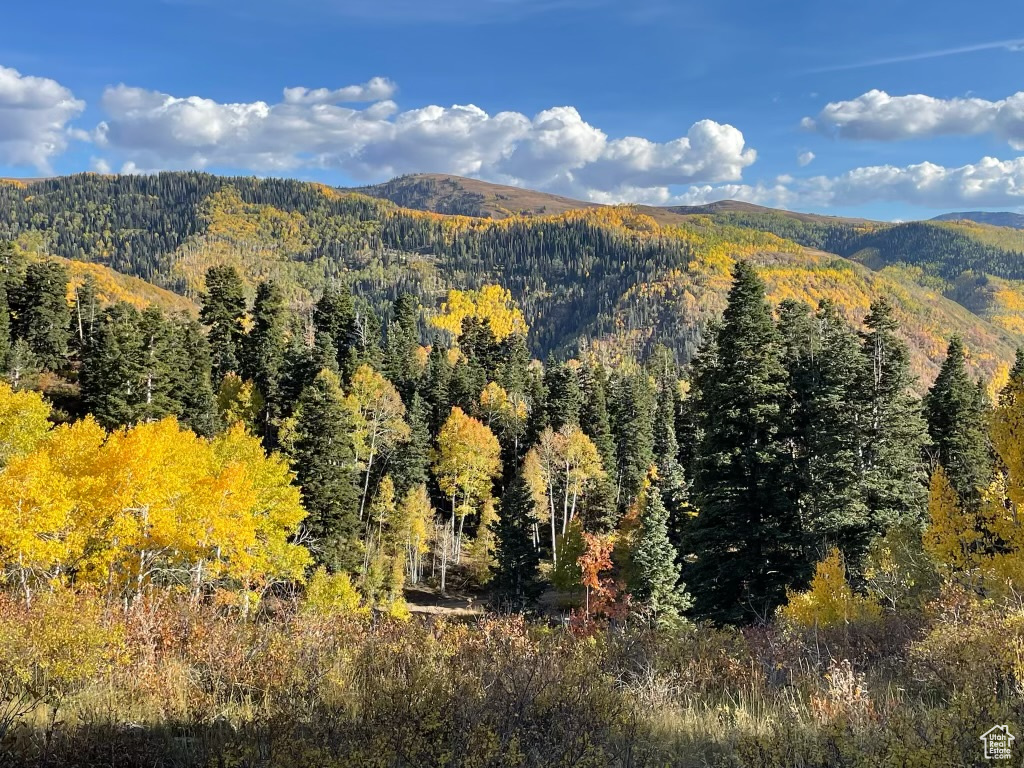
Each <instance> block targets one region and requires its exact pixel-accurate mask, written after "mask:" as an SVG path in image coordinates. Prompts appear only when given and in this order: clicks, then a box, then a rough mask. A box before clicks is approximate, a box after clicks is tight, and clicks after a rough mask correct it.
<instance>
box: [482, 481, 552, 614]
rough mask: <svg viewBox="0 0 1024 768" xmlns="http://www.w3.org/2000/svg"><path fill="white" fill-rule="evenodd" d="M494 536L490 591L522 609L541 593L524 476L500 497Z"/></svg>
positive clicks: (528, 490)
mask: <svg viewBox="0 0 1024 768" xmlns="http://www.w3.org/2000/svg"><path fill="white" fill-rule="evenodd" d="M492 530H493V532H494V537H495V547H494V565H492V566H491V572H492V573H493V574H494V576H493V578H492V580H491V588H492V589H493V590H494V595H495V597H496V598H497V599H498V600H499V601H500V602H503V603H506V604H511V605H513V606H515V607H518V608H523V607H525V606H526V605H528V604H530V603H532V602H533V601H534V600H536V599H537V597H538V596H539V595H540V592H541V588H542V587H541V583H540V572H539V567H540V552H539V551H538V549H537V547H536V546H534V541H533V494H532V492H531V490H530V484H529V483H528V482H527V481H526V478H525V477H524V476H523V474H522V473H519V474H517V475H516V477H515V479H514V480H513V481H512V483H511V484H510V485H509V487H508V488H507V489H506V490H505V493H504V494H503V495H502V497H501V508H500V510H499V514H498V520H497V521H496V522H495V523H494V524H493V526H492Z"/></svg>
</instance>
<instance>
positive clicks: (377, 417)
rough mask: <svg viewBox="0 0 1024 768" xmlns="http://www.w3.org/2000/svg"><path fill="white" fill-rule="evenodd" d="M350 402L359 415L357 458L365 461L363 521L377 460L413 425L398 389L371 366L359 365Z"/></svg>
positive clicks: (351, 390)
mask: <svg viewBox="0 0 1024 768" xmlns="http://www.w3.org/2000/svg"><path fill="white" fill-rule="evenodd" d="M349 401H350V404H351V407H352V409H353V414H354V416H355V435H354V438H355V439H354V442H355V448H356V460H357V461H358V462H359V463H360V464H362V466H363V472H364V478H363V493H362V498H361V499H360V501H359V520H360V521H362V519H363V515H364V513H365V511H366V501H367V496H368V494H369V491H370V473H371V471H372V469H373V462H374V460H375V459H376V458H378V457H379V456H380V454H382V453H385V452H387V451H390V450H391V449H393V448H394V447H395V445H397V444H398V443H400V442H401V441H403V440H405V439H406V438H408V436H409V425H408V424H406V423H405V420H404V419H405V405H404V404H403V403H402V398H401V396H400V395H399V394H398V390H396V389H395V387H394V385H393V384H392V383H391V382H390V381H388V380H387V379H386V378H385V377H384V376H382V375H381V374H380V373H378V372H377V371H375V370H374V369H373V368H372V367H370V366H369V365H361V366H359V368H358V369H357V370H356V372H355V373H354V374H353V375H352V384H351V386H350V392H349Z"/></svg>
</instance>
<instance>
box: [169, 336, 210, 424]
mask: <svg viewBox="0 0 1024 768" xmlns="http://www.w3.org/2000/svg"><path fill="white" fill-rule="evenodd" d="M177 335H178V342H177V347H178V349H179V350H180V365H179V369H178V375H179V377H180V378H179V379H178V381H179V383H178V386H177V390H178V399H179V401H180V404H181V420H182V422H183V423H185V424H186V425H188V427H189V428H190V429H191V430H192V431H193V432H195V433H196V434H198V435H203V436H205V437H210V436H212V435H213V434H215V433H216V432H217V430H218V429H219V427H220V424H219V416H218V414H217V402H216V397H215V396H214V393H213V384H212V382H211V376H212V362H211V359H210V345H209V343H208V342H207V341H206V336H205V335H204V334H203V329H202V327H201V326H200V325H199V323H197V322H196V321H195V320H189V321H187V322H185V323H181V324H179V325H178V328H177Z"/></svg>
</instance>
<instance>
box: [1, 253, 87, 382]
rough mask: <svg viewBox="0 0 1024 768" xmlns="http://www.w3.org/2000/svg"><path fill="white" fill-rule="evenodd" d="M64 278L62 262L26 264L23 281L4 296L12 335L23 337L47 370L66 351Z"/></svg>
mask: <svg viewBox="0 0 1024 768" xmlns="http://www.w3.org/2000/svg"><path fill="white" fill-rule="evenodd" d="M68 280H69V275H68V268H67V267H65V266H64V265H63V264H58V263H57V262H55V261H37V262H35V263H33V264H29V265H28V267H27V268H26V269H25V279H24V282H22V283H21V284H20V285H19V286H17V288H16V289H15V291H14V293H13V294H11V295H9V296H8V303H9V305H10V309H11V312H12V314H13V316H14V327H13V331H14V334H13V335H14V336H15V338H19V339H24V340H25V342H26V343H27V344H28V347H29V349H31V350H32V353H33V354H34V355H35V356H36V359H37V360H38V361H39V363H40V364H41V365H42V366H43V367H45V368H47V369H48V370H51V371H56V370H58V369H60V367H61V366H62V364H63V363H64V360H65V358H66V357H67V354H68V341H69V339H70V336H71V308H70V307H69V306H68V300H67V291H68Z"/></svg>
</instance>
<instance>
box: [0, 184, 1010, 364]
mask: <svg viewBox="0 0 1024 768" xmlns="http://www.w3.org/2000/svg"><path fill="white" fill-rule="evenodd" d="M410 178H412V179H415V178H417V177H406V178H405V180H402V179H400V180H397V181H396V182H395V183H394V184H395V185H398V186H401V184H408V182H409V179H410ZM420 178H422V177H420ZM417 183H419V182H417ZM438 184H441V182H438ZM384 186H387V185H384ZM413 186H414V187H415V184H414V185H413ZM428 186H429V185H428ZM430 188H431V189H435V191H436V189H437V187H436V186H433V187H430ZM446 188H448V187H446ZM481 189H482V187H481ZM428 191H429V190H428ZM491 191H492V192H493V189H492V190H491ZM520 193H521V194H522V196H520V197H518V198H517V201H518V202H517V204H519V203H522V202H523V201H525V200H527V199H532V200H533V201H534V202H535V203H536V205H539V206H541V207H543V206H546V205H554V204H555V203H554V202H552V198H550V196H544V195H537V196H536V197H532V198H531V197H530V195H532V194H533V193H526V192H524V191H520ZM431 194H433V193H431ZM430 199H432V200H434V201H435V203H436V202H437V200H438V199H439V198H437V197H436V196H435V197H434V198H430ZM556 200H557V199H556ZM561 200H562V202H561V203H559V204H564V205H570V204H572V203H573V201H567V200H564V199H561ZM412 202H415V201H412ZM420 202H429V200H428V198H427V197H421V198H420ZM460 205H461V204H460ZM463 210H468V208H463ZM651 210H652V209H649V208H644V207H610V206H594V207H590V208H586V209H582V210H567V211H564V212H561V213H557V214H548V215H535V214H531V215H529V216H507V217H506V218H503V219H496V218H479V217H468V216H461V215H454V214H449V215H444V214H438V213H428V212H423V211H418V210H411V209H408V208H402V207H400V206H398V205H397V204H395V203H393V202H391V201H389V200H382V199H379V198H376V197H369V196H366V195H362V194H357V193H353V192H349V191H344V190H334V189H331V188H328V187H325V186H322V185H317V184H307V183H300V182H293V181H285V180H274V179H268V180H257V179H252V178H222V177H216V176H211V175H208V174H199V173H163V174H157V175H154V176H133V177H112V176H97V175H90V174H86V175H81V176H73V177H65V178H58V179H47V180H40V181H38V182H36V183H34V184H33V185H32V186H31V188H28V187H25V186H21V185H14V184H0V238H4V237H26V236H31V237H33V238H35V239H37V240H41V242H42V243H43V246H42V248H43V250H47V251H49V252H51V253H54V254H56V255H59V256H62V257H64V258H70V259H75V260H80V261H87V262H92V263H93V264H98V265H101V266H103V267H107V268H109V269H110V270H112V271H113V273H122V274H126V275H130V276H133V277H136V278H142V279H144V280H147V281H150V282H152V283H154V284H155V285H157V286H159V287H161V288H163V289H164V290H165V291H166V290H170V291H174V292H175V293H177V294H179V295H181V296H184V297H186V298H187V299H194V298H196V297H197V296H198V295H199V294H200V292H201V291H202V290H203V275H204V274H205V271H206V269H207V268H208V267H209V266H211V265H214V264H233V265H235V266H237V267H238V268H239V269H240V271H241V272H242V274H243V275H244V277H245V279H246V281H247V285H248V290H250V291H252V290H253V288H254V286H255V283H256V282H257V281H259V280H263V279H266V278H273V279H275V280H276V281H278V282H279V283H280V284H281V285H282V287H283V288H284V291H285V295H286V297H287V298H288V299H289V300H290V302H291V303H292V304H293V305H294V306H296V307H303V306H308V305H309V303H310V302H311V301H312V300H313V299H314V298H315V297H316V296H317V295H319V293H320V292H321V291H322V289H323V287H324V286H325V285H326V284H328V283H329V282H331V281H334V280H339V279H341V280H345V281H347V282H349V283H351V284H352V285H353V288H354V290H355V293H356V294H357V295H358V296H360V297H362V299H363V300H365V301H366V302H367V303H368V304H369V305H370V306H372V307H373V308H374V309H375V310H376V311H377V312H378V314H381V315H385V314H386V313H387V312H388V311H389V307H390V304H391V301H393V300H394V298H395V297H396V296H397V295H398V294H399V293H400V292H403V291H409V292H412V293H413V294H414V295H416V296H417V297H418V298H419V300H420V302H421V303H422V305H423V307H424V308H425V312H426V313H427V314H429V313H431V312H433V311H435V310H436V309H437V308H438V307H439V306H440V304H441V302H442V300H443V299H444V297H445V295H446V294H447V292H448V290H449V289H450V288H453V287H459V288H465V287H478V286H480V285H482V284H485V283H487V282H499V283H501V284H503V285H505V286H506V287H508V288H509V289H510V290H511V291H512V294H513V296H514V298H515V299H516V301H517V302H519V303H520V305H521V306H522V307H523V310H524V313H525V315H526V319H527V321H528V322H529V324H530V326H531V328H532V333H531V344H532V347H533V353H534V354H535V355H537V356H540V357H542V358H543V357H546V356H547V355H548V354H550V353H552V352H559V353H561V352H572V351H573V350H576V349H578V348H579V347H580V346H591V347H596V348H598V349H601V350H603V351H604V352H605V353H606V354H608V355H612V356H621V355H630V356H634V355H635V356H640V357H643V356H645V355H646V354H647V353H648V352H649V351H650V350H651V349H652V348H653V347H654V345H656V344H658V343H665V344H667V345H668V346H670V347H671V348H673V349H674V350H675V351H676V353H677V355H678V356H679V358H680V359H681V360H687V359H689V358H690V357H691V356H692V354H693V353H694V351H695V350H696V348H697V345H698V344H699V343H700V339H701V329H702V328H703V326H704V324H705V323H706V322H707V321H708V320H709V319H711V318H713V317H714V316H715V315H716V314H717V313H718V312H720V311H721V309H722V307H723V302H724V294H725V290H726V287H727V284H728V275H729V269H730V265H731V264H732V262H733V260H734V259H736V258H739V257H745V258H749V259H751V260H752V261H753V262H754V263H756V264H759V265H764V266H765V267H767V270H766V273H765V274H766V279H767V281H768V283H769V286H770V289H771V294H772V298H773V299H774V300H776V301H778V300H781V299H783V298H800V299H803V300H806V301H809V302H812V303H815V302H817V301H818V300H820V299H822V298H831V299H833V300H834V301H836V302H837V304H838V305H839V307H840V308H841V310H842V311H843V312H844V314H846V315H847V317H848V318H849V319H850V320H852V321H854V322H859V321H860V320H861V319H862V318H863V316H864V314H865V313H866V311H867V307H868V304H869V303H870V300H871V299H872V298H873V297H875V296H878V295H887V296H889V297H891V299H892V300H893V302H894V304H895V306H896V310H897V313H898V315H899V317H900V319H901V321H902V323H903V331H902V333H903V334H904V337H905V338H906V339H907V340H908V341H909V342H910V345H911V348H912V353H913V360H914V370H915V373H916V374H917V375H918V376H920V377H921V379H922V381H929V380H930V379H931V378H932V376H933V375H934V373H935V370H936V361H937V360H938V359H940V357H941V353H942V350H943V348H944V346H945V340H946V339H947V338H948V336H949V334H950V333H952V332H954V331H956V332H959V333H961V334H962V335H963V336H964V337H965V338H966V339H967V340H968V344H969V346H970V348H971V351H972V359H973V364H974V365H975V366H976V368H977V369H980V370H983V371H986V372H988V373H991V372H992V371H994V370H995V369H996V368H997V367H998V366H999V364H1000V363H1001V362H1005V361H1007V360H1009V359H1010V358H1011V357H1012V351H1013V347H1014V346H1015V345H1016V344H1017V343H1019V342H1020V341H1021V337H1020V335H1019V334H1020V333H1021V330H1022V327H1024V322H1022V320H1021V318H1022V317H1024V315H1022V312H1024V310H1021V309H1018V308H1016V306H1015V301H1016V296H1017V295H1018V294H1017V288H1016V285H1015V283H1013V282H1012V279H1013V278H1009V277H1007V278H1003V279H1004V281H1006V282H1005V283H1000V284H999V287H998V290H996V289H995V288H994V287H989V286H987V285H974V284H967V283H965V282H964V281H961V283H960V284H959V287H958V288H957V283H956V280H958V279H959V276H960V274H961V272H958V271H956V270H950V269H945V268H943V267H942V265H941V264H937V263H935V264H933V263H932V260H933V259H934V257H935V255H936V253H937V250H936V246H935V243H936V242H938V243H939V244H940V245H941V244H945V245H943V247H945V248H946V249H947V251H948V250H949V249H950V248H952V247H953V246H950V245H949V242H953V243H961V244H962V243H969V244H971V245H972V247H973V249H974V250H973V251H971V252H970V253H973V254H974V255H973V261H971V262H970V263H971V264H976V265H978V266H977V267H976V268H978V269H981V268H982V266H984V267H985V268H986V269H987V270H992V271H996V270H997V269H998V270H1001V271H1002V272H1003V273H1004V274H1007V275H1011V274H1012V275H1016V274H1017V272H1016V271H1015V267H1016V265H1015V264H1014V263H1013V262H1015V261H1019V260H1018V259H1009V260H1007V259H1006V258H1003V257H1005V256H1006V254H1008V253H1009V252H1008V251H1007V250H1006V248H1005V246H1003V247H1000V246H998V245H996V244H995V243H997V242H1002V241H1001V240H1000V238H1006V237H1007V235H1006V233H1012V234H1013V236H1014V237H1017V236H1019V237H1021V238H1024V235H1018V234H1017V233H1016V232H1014V231H1013V230H1005V229H996V228H984V227H982V225H969V227H971V228H972V229H970V230H969V231H967V230H966V227H967V226H968V225H963V224H915V225H900V226H892V225H883V224H878V223H870V222H857V221H851V220H843V219H830V218H828V217H817V216H805V217H795V216H792V215H788V214H783V213H780V212H774V211H771V210H770V209H759V208H751V207H750V206H739V205H737V204H728V205H727V204H717V205H715V206H709V207H701V208H699V209H683V210H676V211H672V210H666V209H653V210H654V211H655V212H660V213H661V214H662V215H661V216H658V217H656V216H655V215H649V214H648V211H651ZM659 219H660V220H659ZM973 228H981V230H980V234H979V232H975V231H974V229H973ZM915 234H916V239H915V238H913V237H910V235H915ZM1008 242H1009V241H1008ZM830 252H831V253H835V254H839V255H831V253H830ZM970 253H968V251H967V250H966V249H964V248H961V249H960V255H959V260H960V261H961V262H962V261H964V259H966V258H968V256H969V255H970ZM845 257H848V258H845ZM1000 258H1003V261H1000ZM857 262H859V263H857ZM901 265H903V266H901ZM906 265H910V267H907V266H906ZM972 285H973V287H972ZM137 288H138V290H139V291H142V289H143V288H142V286H141V285H140V286H137ZM954 289H955V290H954ZM160 295H161V296H165V295H166V294H160ZM183 306H184V307H187V306H188V302H187V301H186V302H184V303H183ZM1022 306H1024V304H1022ZM424 340H425V341H426V340H429V338H428V337H427V335H426V333H424Z"/></svg>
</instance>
